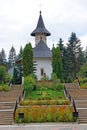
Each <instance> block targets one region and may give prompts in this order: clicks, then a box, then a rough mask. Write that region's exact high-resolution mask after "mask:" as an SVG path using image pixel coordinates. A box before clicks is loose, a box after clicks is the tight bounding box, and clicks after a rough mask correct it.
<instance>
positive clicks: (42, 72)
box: [41, 68, 44, 76]
mask: <svg viewBox="0 0 87 130" xmlns="http://www.w3.org/2000/svg"><path fill="white" fill-rule="evenodd" d="M43 75H44V69H43V68H42V69H41V76H43Z"/></svg>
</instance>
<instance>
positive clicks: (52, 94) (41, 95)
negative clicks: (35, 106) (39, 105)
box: [25, 90, 65, 100]
mask: <svg viewBox="0 0 87 130" xmlns="http://www.w3.org/2000/svg"><path fill="white" fill-rule="evenodd" d="M25 99H32V100H37V99H42V100H45V99H65V95H64V90H61V91H56V90H46V91H44V90H43V91H40V90H35V91H32V92H31V93H28V92H26V93H25Z"/></svg>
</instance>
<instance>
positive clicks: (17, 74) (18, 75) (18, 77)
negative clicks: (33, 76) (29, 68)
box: [12, 64, 22, 84]
mask: <svg viewBox="0 0 87 130" xmlns="http://www.w3.org/2000/svg"><path fill="white" fill-rule="evenodd" d="M12 82H13V84H21V83H22V66H21V64H18V65H17V64H16V65H15V67H14V71H13V78H12Z"/></svg>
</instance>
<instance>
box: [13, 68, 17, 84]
mask: <svg viewBox="0 0 87 130" xmlns="http://www.w3.org/2000/svg"><path fill="white" fill-rule="evenodd" d="M17 74H18V72H17V69H16V67H14V71H13V79H12V82H13V84H17Z"/></svg>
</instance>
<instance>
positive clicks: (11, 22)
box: [0, 0, 87, 55]
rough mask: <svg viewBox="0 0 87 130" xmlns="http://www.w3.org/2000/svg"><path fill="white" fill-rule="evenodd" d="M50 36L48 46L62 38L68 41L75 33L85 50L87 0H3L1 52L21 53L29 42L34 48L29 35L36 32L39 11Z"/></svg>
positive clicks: (0, 18) (1, 3)
mask: <svg viewBox="0 0 87 130" xmlns="http://www.w3.org/2000/svg"><path fill="white" fill-rule="evenodd" d="M40 10H42V17H43V20H44V23H45V26H46V28H47V29H48V30H49V32H50V33H51V36H50V37H48V42H47V44H48V46H49V47H50V48H52V45H53V44H55V45H56V44H57V42H58V40H59V38H60V37H61V38H63V40H64V41H65V42H67V41H68V38H69V37H70V34H71V32H75V33H76V34H77V37H78V38H79V39H80V40H81V42H82V46H83V47H86V46H87V0H0V51H1V49H2V48H4V50H5V52H6V54H7V55H8V53H9V50H10V48H11V46H12V45H13V46H14V47H15V48H16V51H17V52H18V51H19V49H20V46H21V45H22V46H23V47H24V46H25V44H26V43H27V42H31V43H32V46H33V47H34V45H35V40H34V37H32V36H30V33H31V32H32V31H33V30H34V29H35V28H36V25H37V21H38V17H39V11H40Z"/></svg>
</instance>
